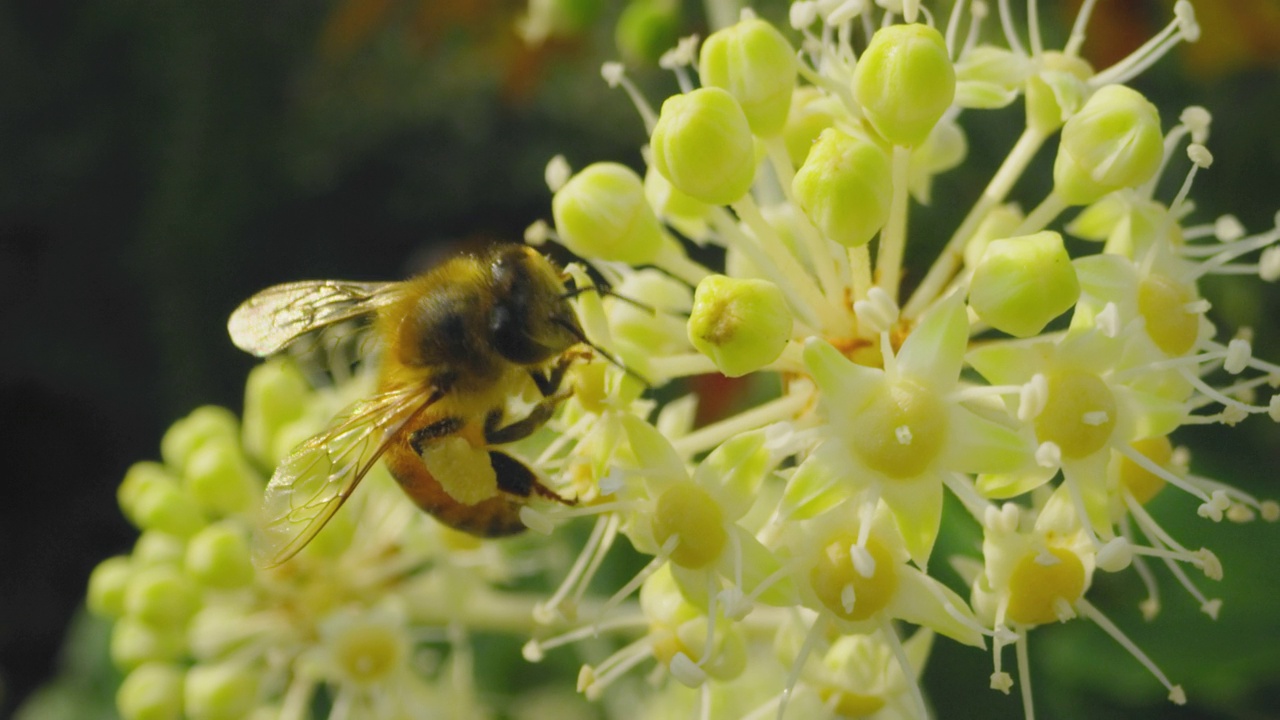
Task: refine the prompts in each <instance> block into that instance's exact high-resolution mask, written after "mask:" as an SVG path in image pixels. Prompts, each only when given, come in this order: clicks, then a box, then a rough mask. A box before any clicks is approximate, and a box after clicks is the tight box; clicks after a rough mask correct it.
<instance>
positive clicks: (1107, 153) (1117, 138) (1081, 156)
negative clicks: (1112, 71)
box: [1053, 85, 1164, 205]
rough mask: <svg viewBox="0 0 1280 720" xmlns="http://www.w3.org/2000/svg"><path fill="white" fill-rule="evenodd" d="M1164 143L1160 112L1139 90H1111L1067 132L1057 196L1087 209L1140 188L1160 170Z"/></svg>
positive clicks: (1096, 97)
mask: <svg viewBox="0 0 1280 720" xmlns="http://www.w3.org/2000/svg"><path fill="white" fill-rule="evenodd" d="M1163 140H1164V137H1163V135H1162V134H1161V132H1160V113H1159V112H1158V111H1157V110H1156V106H1155V105H1152V104H1151V103H1150V102H1148V101H1147V99H1146V98H1144V97H1143V96H1142V95H1141V94H1140V93H1138V92H1137V91H1135V90H1131V89H1129V88H1127V87H1125V86H1123V85H1108V86H1106V87H1104V88H1102V89H1100V90H1098V91H1097V92H1096V93H1094V94H1093V97H1091V98H1089V102H1087V103H1085V106H1084V107H1083V108H1081V110H1080V112H1078V113H1076V114H1075V115H1073V116H1072V117H1071V119H1070V120H1068V121H1067V124H1066V125H1065V126H1064V127H1063V128H1062V142H1061V143H1060V144H1059V146H1058V156H1057V158H1056V159H1055V160H1054V163H1053V183H1054V192H1056V193H1057V194H1058V195H1059V196H1060V197H1061V198H1062V199H1063V200H1064V201H1066V202H1067V203H1068V204H1071V205H1087V204H1088V203H1091V202H1093V201H1095V200H1097V199H1099V198H1101V197H1102V196H1103V195H1106V194H1107V193H1109V192H1112V191H1113V190H1119V189H1120V188H1129V187H1136V186H1138V185H1141V184H1142V183H1144V182H1146V181H1147V180H1149V179H1151V176H1152V175H1154V174H1155V172H1156V169H1157V168H1159V167H1160V159H1161V157H1162V156H1163V153H1164V142H1163Z"/></svg>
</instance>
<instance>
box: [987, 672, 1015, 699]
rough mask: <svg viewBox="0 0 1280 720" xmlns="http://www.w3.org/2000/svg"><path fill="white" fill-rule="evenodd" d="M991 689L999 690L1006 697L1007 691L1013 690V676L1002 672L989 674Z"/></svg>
mask: <svg viewBox="0 0 1280 720" xmlns="http://www.w3.org/2000/svg"><path fill="white" fill-rule="evenodd" d="M991 689H992V690H999V691H1000V692H1002V693H1004V694H1005V695H1008V694H1009V691H1010V690H1012V689H1013V676H1011V675H1010V674H1009V673H1007V672H1003V671H1002V672H996V673H991Z"/></svg>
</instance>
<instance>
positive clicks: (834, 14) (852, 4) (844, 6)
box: [824, 0, 863, 27]
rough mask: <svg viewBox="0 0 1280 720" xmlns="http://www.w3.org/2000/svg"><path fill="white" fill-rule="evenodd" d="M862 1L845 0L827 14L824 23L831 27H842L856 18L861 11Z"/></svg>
mask: <svg viewBox="0 0 1280 720" xmlns="http://www.w3.org/2000/svg"><path fill="white" fill-rule="evenodd" d="M862 5H863V2H862V0H845V1H844V2H842V3H840V4H839V5H837V6H836V7H835V8H833V9H832V10H831V12H829V13H827V17H826V18H824V21H825V22H826V23H827V25H829V26H831V27H836V26H839V25H843V24H845V23H847V22H849V21H850V20H852V19H854V18H855V17H857V16H858V13H860V12H862V10H863V7H862Z"/></svg>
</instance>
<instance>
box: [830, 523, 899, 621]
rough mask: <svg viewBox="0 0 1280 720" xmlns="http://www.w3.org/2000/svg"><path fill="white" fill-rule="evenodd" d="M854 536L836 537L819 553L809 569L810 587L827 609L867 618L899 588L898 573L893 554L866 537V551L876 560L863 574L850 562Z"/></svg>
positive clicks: (848, 616) (852, 617) (845, 616)
mask: <svg viewBox="0 0 1280 720" xmlns="http://www.w3.org/2000/svg"><path fill="white" fill-rule="evenodd" d="M855 542H856V539H855V538H854V537H852V536H849V535H842V536H840V537H837V538H836V539H835V540H833V541H832V542H830V543H828V544H827V546H826V547H824V548H822V550H821V552H820V553H819V554H818V563H817V565H815V566H814V567H813V570H811V571H810V572H809V582H810V583H811V584H812V585H813V591H814V592H815V593H816V594H817V596H818V599H819V600H821V601H822V604H823V605H826V606H827V609H828V610H830V611H831V612H833V613H835V614H836V616H837V617H840V618H843V619H845V620H855V621H856V620H866V619H867V618H869V617H871V616H872V615H873V614H875V613H877V612H879V611H880V610H882V609H884V606H885V605H888V604H889V599H890V598H892V597H893V593H894V591H895V590H897V589H898V573H897V571H896V570H894V567H893V565H894V563H893V558H892V557H891V556H890V555H889V551H888V550H886V549H885V547H884V546H883V545H881V544H880V542H879V541H877V540H876V539H875V538H868V539H867V545H866V549H867V553H868V554H869V555H870V556H871V558H872V559H873V560H875V569H874V571H873V572H872V573H871V575H870V576H869V577H868V576H864V575H863V574H862V573H860V572H858V569H857V568H856V567H854V565H853V558H852V557H851V556H850V554H849V553H850V548H852V547H853V545H854V543H855Z"/></svg>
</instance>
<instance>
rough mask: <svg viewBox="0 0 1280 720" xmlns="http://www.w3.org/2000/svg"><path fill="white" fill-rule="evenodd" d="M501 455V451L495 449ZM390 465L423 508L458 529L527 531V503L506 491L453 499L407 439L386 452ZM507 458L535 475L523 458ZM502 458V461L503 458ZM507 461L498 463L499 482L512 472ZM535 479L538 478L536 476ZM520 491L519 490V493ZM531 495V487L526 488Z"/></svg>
mask: <svg viewBox="0 0 1280 720" xmlns="http://www.w3.org/2000/svg"><path fill="white" fill-rule="evenodd" d="M493 455H501V454H500V453H491V454H490V457H491V458H492V456H493ZM384 457H385V459H386V462H387V469H388V470H390V471H391V475H392V477H394V478H395V479H396V482H398V483H400V487H401V488H402V489H403V490H404V492H405V494H406V495H408V496H409V497H410V498H411V499H412V500H413V501H414V503H415V504H417V506H418V507H419V508H421V509H422V510H423V512H426V513H428V514H430V515H431V516H432V517H434V518H436V519H437V520H439V521H440V522H442V523H444V524H445V525H448V526H449V527H451V528H454V529H455V530H461V531H462V532H465V533H470V534H472V535H476V536H479V537H503V536H506V535H516V534H518V533H521V532H524V530H525V526H524V523H522V522H520V508H521V506H522V505H523V503H522V502H519V501H517V500H515V499H514V498H512V497H511V496H509V495H507V494H506V493H505V492H503V493H499V494H498V495H496V496H494V497H491V498H489V499H487V500H482V501H481V502H478V503H476V504H475V505H465V504H463V503H460V502H458V501H457V500H455V499H453V497H451V496H450V495H449V494H448V493H447V492H445V490H444V488H443V487H442V486H441V485H440V482H439V481H438V480H436V479H435V477H434V476H432V474H431V473H430V472H429V471H428V470H427V467H426V465H424V464H423V463H422V459H421V458H420V457H419V456H418V454H417V453H416V452H414V450H413V448H412V447H410V444H409V442H408V441H407V440H403V441H399V442H395V443H393V444H392V446H391V447H389V448H387V452H386V455H385V456H384ZM502 457H503V458H505V460H506V462H509V463H514V464H516V465H518V466H519V467H520V468H521V469H522V470H523V471H524V472H525V473H528V474H529V477H530V478H531V479H532V478H533V474H532V472H531V471H530V470H529V469H528V468H526V467H524V465H522V464H520V463H519V462H517V461H515V460H512V459H511V458H509V457H507V456H505V455H502ZM499 462H501V461H499ZM505 465H506V464H505V463H502V465H499V464H497V463H495V470H497V471H499V478H498V479H499V486H500V487H502V488H503V490H506V488H505V487H504V486H503V482H504V476H503V474H502V473H503V471H504V470H505V471H506V472H510V469H509V468H508V467H506V466H505ZM533 482H535V483H536V482H537V481H536V479H533ZM517 494H518V493H517ZM524 495H528V490H526V491H525V492H524Z"/></svg>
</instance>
